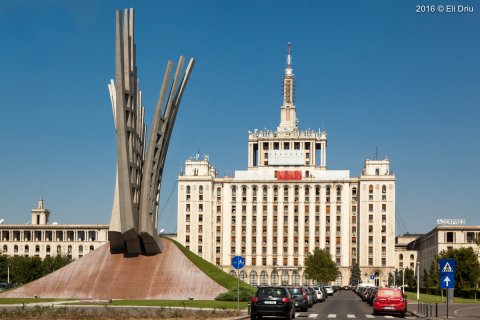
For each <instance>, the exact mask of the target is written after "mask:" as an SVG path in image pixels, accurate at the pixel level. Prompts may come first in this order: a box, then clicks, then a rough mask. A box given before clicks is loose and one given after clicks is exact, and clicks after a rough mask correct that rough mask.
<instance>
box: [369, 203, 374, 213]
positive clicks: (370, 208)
mask: <svg viewBox="0 0 480 320" xmlns="http://www.w3.org/2000/svg"><path fill="white" fill-rule="evenodd" d="M368 211H369V212H373V204H372V203H370V204H369V205H368Z"/></svg>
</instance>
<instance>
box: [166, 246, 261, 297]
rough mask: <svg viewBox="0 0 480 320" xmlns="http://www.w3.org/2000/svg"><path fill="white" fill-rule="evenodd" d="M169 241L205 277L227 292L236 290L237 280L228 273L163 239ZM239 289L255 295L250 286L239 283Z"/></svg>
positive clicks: (182, 247) (253, 289)
mask: <svg viewBox="0 0 480 320" xmlns="http://www.w3.org/2000/svg"><path fill="white" fill-rule="evenodd" d="M164 238H166V239H168V240H170V241H172V242H173V243H174V244H175V245H176V246H177V247H178V248H179V249H180V251H182V252H183V254H185V256H187V258H188V259H190V261H192V262H193V263H194V264H195V265H196V266H197V267H198V268H199V269H200V270H202V271H203V272H204V273H205V274H206V275H208V276H209V277H210V278H212V279H213V280H214V281H215V282H217V283H218V284H220V285H221V286H222V287H225V288H227V289H228V290H237V281H238V280H237V278H236V277H234V276H231V275H229V274H228V273H226V272H224V271H223V270H221V269H219V268H218V267H217V266H215V265H213V264H211V263H210V262H208V261H206V260H204V259H202V258H200V257H199V256H198V255H196V254H195V253H193V252H191V251H190V250H188V249H187V248H185V247H184V246H182V245H181V244H180V243H178V242H177V241H175V240H173V239H172V238H169V237H164ZM240 288H244V289H246V290H248V291H252V292H253V293H255V291H256V289H255V288H254V287H252V286H251V285H249V284H247V283H245V282H243V281H240Z"/></svg>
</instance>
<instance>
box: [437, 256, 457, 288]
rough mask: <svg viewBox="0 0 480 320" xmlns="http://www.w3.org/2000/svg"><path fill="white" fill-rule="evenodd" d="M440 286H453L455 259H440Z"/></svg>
mask: <svg viewBox="0 0 480 320" xmlns="http://www.w3.org/2000/svg"><path fill="white" fill-rule="evenodd" d="M440 288H442V289H450V288H455V260H454V259H441V260H440Z"/></svg>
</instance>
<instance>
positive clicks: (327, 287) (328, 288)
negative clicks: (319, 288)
mask: <svg viewBox="0 0 480 320" xmlns="http://www.w3.org/2000/svg"><path fill="white" fill-rule="evenodd" d="M325 290H326V291H327V294H328V295H329V296H333V292H334V291H333V288H332V286H325Z"/></svg>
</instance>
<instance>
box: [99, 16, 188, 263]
mask: <svg viewBox="0 0 480 320" xmlns="http://www.w3.org/2000/svg"><path fill="white" fill-rule="evenodd" d="M115 51H116V83H115V82H114V81H113V80H111V81H110V84H109V85H108V89H109V91H110V99H111V102H112V110H113V117H114V121H115V128H116V135H117V176H116V185H115V195H114V200H113V208H112V217H111V220H110V229H109V232H108V238H109V242H110V251H111V252H112V253H120V252H123V253H125V254H126V255H139V254H142V253H143V254H146V255H153V254H157V253H160V252H161V251H162V249H163V245H162V241H161V239H160V238H159V236H158V232H157V218H158V204H159V197H160V184H161V181H162V173H163V166H164V163H165V157H166V154H167V150H168V143H169V141H170V136H171V135H172V129H173V125H174V123H175V118H176V115H177V111H178V107H179V105H180V101H181V99H182V95H183V92H184V90H185V86H186V84H187V81H188V78H189V76H190V73H191V72H192V68H193V66H194V64H195V60H194V59H190V61H189V63H188V65H187V67H186V69H185V71H184V72H183V75H182V70H183V67H184V64H185V58H184V57H183V56H180V58H179V60H178V63H177V67H176V70H175V74H174V75H173V79H172V71H173V62H172V61H168V63H167V68H166V71H165V75H164V77H163V83H162V87H161V89H160V95H159V97H158V101H157V105H156V109H155V113H154V117H153V121H152V126H151V128H150V133H149V138H148V145H147V144H146V135H147V127H146V125H145V121H144V116H145V109H144V107H143V105H142V92H141V91H140V88H139V85H138V82H139V81H138V79H137V66H136V63H135V56H136V45H135V41H134V14H133V9H125V10H124V12H123V23H122V12H121V11H120V10H117V12H116V45H115Z"/></svg>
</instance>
